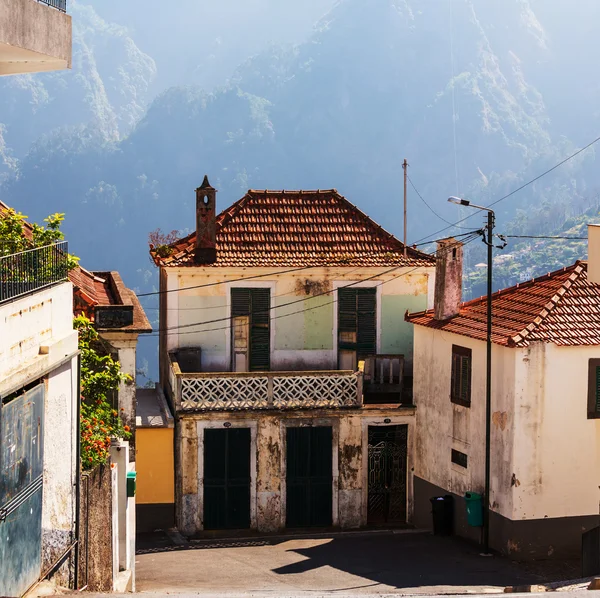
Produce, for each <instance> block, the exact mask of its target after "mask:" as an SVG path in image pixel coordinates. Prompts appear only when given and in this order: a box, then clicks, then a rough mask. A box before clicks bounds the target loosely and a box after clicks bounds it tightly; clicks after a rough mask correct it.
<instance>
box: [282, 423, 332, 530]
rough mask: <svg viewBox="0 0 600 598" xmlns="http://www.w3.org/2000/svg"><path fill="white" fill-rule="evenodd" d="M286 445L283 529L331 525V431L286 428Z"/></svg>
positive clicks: (317, 428) (325, 428)
mask: <svg viewBox="0 0 600 598" xmlns="http://www.w3.org/2000/svg"><path fill="white" fill-rule="evenodd" d="M286 446H287V448H286V526H287V527H326V526H329V525H331V522H332V495H333V492H332V480H333V478H332V475H333V473H332V454H331V451H332V430H331V428H330V427H326V426H323V427H314V428H288V429H287V441H286Z"/></svg>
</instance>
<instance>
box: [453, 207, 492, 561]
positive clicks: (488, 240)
mask: <svg viewBox="0 0 600 598" xmlns="http://www.w3.org/2000/svg"><path fill="white" fill-rule="evenodd" d="M448 201H449V202H450V203H455V204H457V205H459V206H467V207H471V208H475V209H476V210H483V211H484V212H487V226H486V227H485V233H484V237H483V241H484V243H485V244H486V245H487V302H486V303H487V310H486V311H487V318H486V320H487V322H486V324H487V326H486V363H485V471H484V478H485V480H484V486H485V490H484V492H483V538H482V544H483V552H482V553H481V555H482V556H489V555H490V500H491V496H490V474H491V467H490V464H491V435H492V266H493V264H494V261H493V252H492V249H493V247H494V245H493V242H494V225H495V224H496V214H495V213H494V211H493V210H490V209H489V208H486V207H484V206H477V205H475V204H472V203H471V202H470V201H469V200H468V199H462V198H460V197H449V198H448Z"/></svg>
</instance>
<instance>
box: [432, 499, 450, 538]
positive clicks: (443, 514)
mask: <svg viewBox="0 0 600 598" xmlns="http://www.w3.org/2000/svg"><path fill="white" fill-rule="evenodd" d="M429 500H431V513H432V515H433V533H434V534H435V535H436V536H451V535H452V530H453V527H454V526H453V521H454V498H453V497H452V496H450V495H449V494H446V495H445V496H434V497H433V498H431V499H429Z"/></svg>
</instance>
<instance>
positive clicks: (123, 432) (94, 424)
mask: <svg viewBox="0 0 600 598" xmlns="http://www.w3.org/2000/svg"><path fill="white" fill-rule="evenodd" d="M74 325H75V328H76V330H78V332H79V350H80V352H81V467H82V469H84V470H87V469H93V468H94V467H96V465H99V464H100V463H106V460H107V459H108V456H109V448H110V441H111V438H125V439H127V438H129V437H130V436H131V433H130V431H129V426H124V425H123V422H122V421H121V418H120V417H119V413H118V412H117V411H116V409H114V408H113V407H112V405H111V404H110V397H111V396H112V395H113V394H114V393H116V392H117V390H118V388H119V384H120V383H121V382H126V381H127V380H129V379H130V376H128V375H127V374H123V372H121V364H120V363H119V362H118V361H116V360H115V359H113V358H112V357H111V356H110V355H104V354H102V352H101V351H100V350H99V341H98V333H97V332H96V330H95V329H94V327H93V326H92V323H91V322H90V320H88V319H87V318H86V317H85V316H79V317H77V318H75V320H74Z"/></svg>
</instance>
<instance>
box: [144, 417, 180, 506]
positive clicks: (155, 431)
mask: <svg viewBox="0 0 600 598" xmlns="http://www.w3.org/2000/svg"><path fill="white" fill-rule="evenodd" d="M135 444H136V464H135V466H136V470H137V489H136V502H137V503H138V504H165V503H172V502H174V500H175V473H174V469H173V428H137V430H136V433H135Z"/></svg>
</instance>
